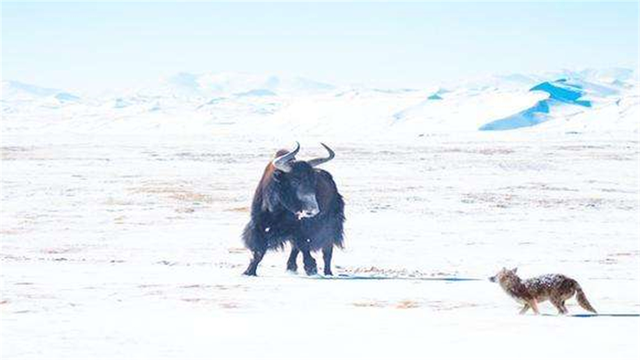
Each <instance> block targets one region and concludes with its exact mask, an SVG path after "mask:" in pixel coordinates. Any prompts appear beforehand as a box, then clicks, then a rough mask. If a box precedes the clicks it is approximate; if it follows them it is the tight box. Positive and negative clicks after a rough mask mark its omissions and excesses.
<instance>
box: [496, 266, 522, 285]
mask: <svg viewBox="0 0 640 360" xmlns="http://www.w3.org/2000/svg"><path fill="white" fill-rule="evenodd" d="M517 272H518V268H517V267H515V268H513V269H507V268H505V267H503V268H502V270H500V271H499V272H498V273H497V274H495V275H493V276H491V277H490V278H489V281H491V282H494V283H495V282H497V283H500V282H503V281H505V280H509V279H515V278H518V275H516V273H517Z"/></svg>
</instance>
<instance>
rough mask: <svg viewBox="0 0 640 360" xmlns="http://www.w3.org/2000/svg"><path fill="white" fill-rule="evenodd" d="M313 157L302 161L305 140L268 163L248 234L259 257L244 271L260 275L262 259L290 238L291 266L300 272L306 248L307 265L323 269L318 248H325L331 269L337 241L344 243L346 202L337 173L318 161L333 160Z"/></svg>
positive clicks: (326, 265)
mask: <svg viewBox="0 0 640 360" xmlns="http://www.w3.org/2000/svg"><path fill="white" fill-rule="evenodd" d="M322 146H324V148H325V149H326V150H327V151H328V152H329V156H328V157H326V158H318V159H313V160H309V161H302V160H296V158H295V156H296V154H297V153H298V151H300V144H297V146H296V148H295V150H293V151H291V152H289V151H287V150H280V151H278V152H277V153H276V156H275V158H274V159H273V160H272V161H271V162H270V163H269V165H267V167H266V168H265V170H264V173H263V175H262V179H261V180H260V183H259V184H258V188H257V189H256V192H255V195H254V197H253V203H252V204H251V220H250V221H249V223H248V224H247V226H246V227H245V229H244V232H243V234H242V239H243V241H244V244H245V246H246V247H247V249H249V250H251V252H252V253H253V258H252V259H251V262H250V263H249V267H248V268H247V270H246V271H245V272H244V275H251V276H256V270H257V268H258V264H259V263H260V261H261V260H262V257H263V256H264V254H265V253H266V252H267V250H269V249H282V248H283V247H284V244H285V242H287V241H288V242H289V243H290V244H291V254H290V255H289V260H288V261H287V270H289V271H292V272H296V271H297V269H298V265H297V258H298V254H299V253H300V252H302V258H303V263H304V269H305V271H306V273H307V274H308V275H314V274H316V273H317V272H318V270H317V266H316V261H315V259H314V258H313V257H312V256H311V252H312V251H317V250H320V249H322V255H323V259H324V274H325V275H333V274H332V272H331V256H332V254H333V247H334V245H335V246H337V247H339V248H342V240H343V230H342V225H343V223H344V220H345V219H344V201H343V200H342V196H341V195H340V194H339V193H338V189H337V187H336V183H335V182H334V181H333V177H332V176H331V174H329V173H328V172H327V171H324V170H321V169H317V168H316V166H318V165H320V164H323V163H326V162H327V161H329V160H331V159H333V157H334V156H335V153H334V152H333V150H331V149H330V148H329V147H328V146H327V145H325V144H322Z"/></svg>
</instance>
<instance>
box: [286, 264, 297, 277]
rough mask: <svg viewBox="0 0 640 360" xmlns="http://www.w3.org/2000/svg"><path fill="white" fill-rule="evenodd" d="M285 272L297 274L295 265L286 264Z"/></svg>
mask: <svg viewBox="0 0 640 360" xmlns="http://www.w3.org/2000/svg"><path fill="white" fill-rule="evenodd" d="M287 271H289V272H292V273H294V274H295V273H297V272H298V265H297V264H296V263H293V264H287Z"/></svg>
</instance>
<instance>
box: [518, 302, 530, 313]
mask: <svg viewBox="0 0 640 360" xmlns="http://www.w3.org/2000/svg"><path fill="white" fill-rule="evenodd" d="M530 307H531V306H529V304H524V306H523V307H522V310H520V315H524V313H526V312H527V310H529V308H530Z"/></svg>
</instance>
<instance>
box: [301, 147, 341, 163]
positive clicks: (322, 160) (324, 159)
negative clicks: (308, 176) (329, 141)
mask: <svg viewBox="0 0 640 360" xmlns="http://www.w3.org/2000/svg"><path fill="white" fill-rule="evenodd" d="M320 145H322V146H324V148H325V149H327V152H329V156H328V157H326V158H317V159H311V160H309V161H307V162H308V163H309V165H311V167H316V166H318V165H320V164H324V163H326V162H327V161H329V160H331V159H333V158H334V157H335V156H336V153H334V152H333V150H331V148H330V147H328V146H327V145H325V144H324V143H320Z"/></svg>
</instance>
